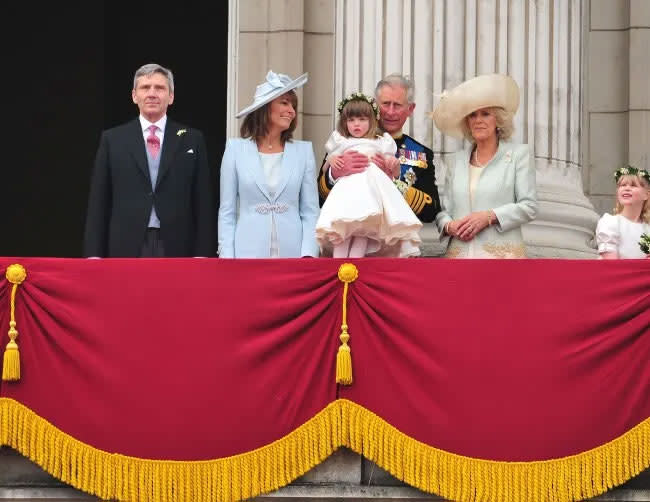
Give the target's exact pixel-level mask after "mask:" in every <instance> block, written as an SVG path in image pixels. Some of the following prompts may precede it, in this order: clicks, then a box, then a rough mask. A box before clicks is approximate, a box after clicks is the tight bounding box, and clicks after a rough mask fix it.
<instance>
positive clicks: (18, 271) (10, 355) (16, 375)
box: [2, 263, 27, 382]
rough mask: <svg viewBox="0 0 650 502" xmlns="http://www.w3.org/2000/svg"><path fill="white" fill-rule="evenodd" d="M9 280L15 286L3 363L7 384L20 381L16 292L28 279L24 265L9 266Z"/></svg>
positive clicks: (12, 290)
mask: <svg viewBox="0 0 650 502" xmlns="http://www.w3.org/2000/svg"><path fill="white" fill-rule="evenodd" d="M5 276H6V277H7V280H8V281H9V282H10V283H12V284H13V286H12V288H11V306H10V308H11V318H10V319H11V320H10V321H9V343H8V344H7V347H6V348H5V354H4V358H3V362H2V379H3V380H4V381H5V382H11V381H17V380H20V352H19V351H18V344H17V343H16V338H17V337H18V330H17V329H16V291H17V290H18V285H19V284H22V282H23V281H24V280H25V278H26V277H27V272H26V271H25V268H24V267H23V266H22V265H18V264H17V263H15V264H13V265H9V266H8V267H7V272H6V274H5Z"/></svg>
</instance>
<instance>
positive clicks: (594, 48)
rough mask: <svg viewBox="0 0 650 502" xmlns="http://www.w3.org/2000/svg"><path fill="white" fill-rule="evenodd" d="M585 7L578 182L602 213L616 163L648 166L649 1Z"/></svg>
mask: <svg viewBox="0 0 650 502" xmlns="http://www.w3.org/2000/svg"><path fill="white" fill-rule="evenodd" d="M589 11H590V12H589V14H588V15H589V19H588V33H587V45H586V50H587V55H586V58H587V61H586V63H587V67H586V69H585V70H586V76H587V81H586V82H585V89H584V91H585V105H586V122H587V124H586V131H587V135H586V137H585V138H583V139H584V141H585V143H586V156H587V157H588V158H587V159H586V161H587V162H586V163H585V166H586V169H585V175H584V177H583V178H584V179H583V181H584V185H585V193H586V194H588V196H589V198H590V200H591V201H592V203H593V204H594V207H595V208H596V211H597V212H599V213H601V214H602V213H603V212H605V211H608V212H611V210H612V207H613V205H614V193H615V186H614V181H613V177H612V175H613V172H614V170H615V169H616V168H617V167H620V166H621V165H624V164H627V163H631V164H634V165H639V167H645V168H650V1H648V0H591V1H590V5H589Z"/></svg>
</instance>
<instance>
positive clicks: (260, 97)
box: [236, 70, 308, 118]
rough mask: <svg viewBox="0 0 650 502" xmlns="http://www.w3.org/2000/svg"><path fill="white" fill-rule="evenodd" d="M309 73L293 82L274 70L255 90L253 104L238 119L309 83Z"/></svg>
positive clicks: (240, 113)
mask: <svg viewBox="0 0 650 502" xmlns="http://www.w3.org/2000/svg"><path fill="white" fill-rule="evenodd" d="M307 77H308V74H307V73H303V74H302V75H300V76H299V77H298V78H297V79H295V80H292V79H291V77H288V76H287V75H284V74H282V73H275V72H273V71H272V70H269V72H268V73H267V74H266V80H264V82H262V83H261V84H260V85H258V86H257V89H256V90H255V96H254V97H253V103H252V104H250V105H248V106H247V107H246V108H244V109H243V110H242V111H240V112H239V113H238V114H237V115H236V117H237V118H240V117H243V116H244V115H248V114H249V113H250V112H253V111H255V110H257V109H258V108H261V107H262V106H264V105H265V104H266V103H269V102H271V101H273V100H274V99H275V98H277V97H278V96H281V95H282V94H284V93H285V92H289V91H290V90H292V89H296V88H297V87H300V86H301V85H304V84H305V82H307Z"/></svg>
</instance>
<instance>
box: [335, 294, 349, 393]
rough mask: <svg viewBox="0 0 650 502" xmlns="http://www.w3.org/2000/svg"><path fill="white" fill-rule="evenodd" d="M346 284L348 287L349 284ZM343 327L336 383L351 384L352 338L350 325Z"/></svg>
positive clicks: (337, 359) (337, 361) (337, 358)
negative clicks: (349, 343)
mask: <svg viewBox="0 0 650 502" xmlns="http://www.w3.org/2000/svg"><path fill="white" fill-rule="evenodd" d="M345 286H346V287H347V284H346V285H345ZM341 329H342V330H343V332H342V333H341V336H339V338H340V339H341V345H340V346H339V351H338V353H337V354H336V383H340V384H343V385H350V384H351V383H352V355H351V354H350V346H349V345H348V340H349V339H350V335H349V334H348V325H347V324H343V325H342V326H341Z"/></svg>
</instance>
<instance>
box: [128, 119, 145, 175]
mask: <svg viewBox="0 0 650 502" xmlns="http://www.w3.org/2000/svg"><path fill="white" fill-rule="evenodd" d="M126 143H127V145H126V148H127V150H128V151H129V153H130V154H131V156H132V157H133V160H135V164H136V165H137V166H138V169H140V171H142V175H143V176H144V177H145V178H147V180H149V184H150V185H151V176H149V163H148V162H147V154H146V152H145V145H144V134H143V132H142V125H141V124H140V119H138V118H136V119H135V120H133V121H131V122H130V123H129V127H128V129H127V136H126Z"/></svg>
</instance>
